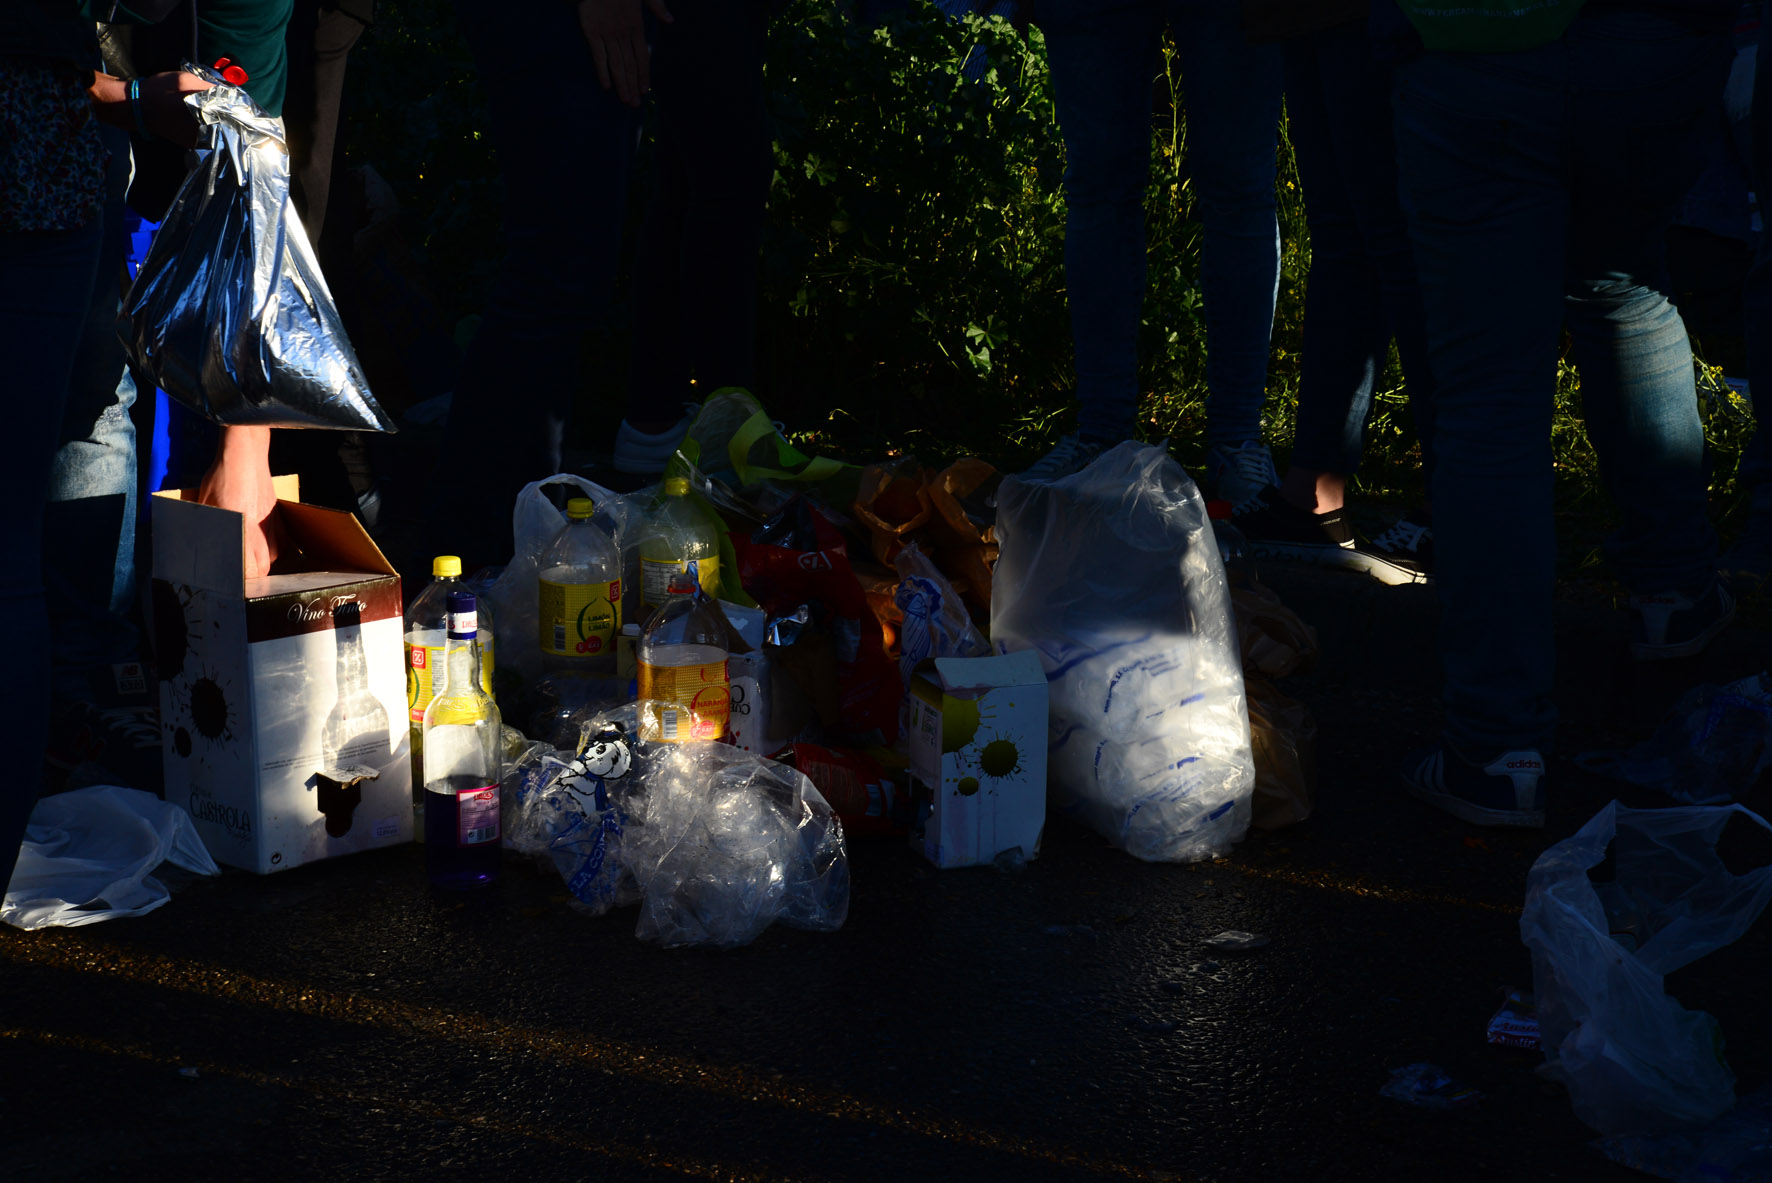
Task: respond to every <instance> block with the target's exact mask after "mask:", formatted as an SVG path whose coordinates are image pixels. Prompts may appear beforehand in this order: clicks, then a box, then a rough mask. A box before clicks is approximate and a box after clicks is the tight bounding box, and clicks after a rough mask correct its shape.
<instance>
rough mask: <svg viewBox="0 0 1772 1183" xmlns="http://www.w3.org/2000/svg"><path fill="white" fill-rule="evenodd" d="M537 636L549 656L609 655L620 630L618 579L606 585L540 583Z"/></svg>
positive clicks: (619, 584)
mask: <svg viewBox="0 0 1772 1183" xmlns="http://www.w3.org/2000/svg"><path fill="white" fill-rule="evenodd" d="M540 584H541V595H540V604H539V608H540V613H539V616H540V633H539V635H538V636H537V638H536V640H537V642H538V644H539V645H540V646H541V651H542V653H543V654H545V655H547V656H550V657H596V656H598V655H599V654H603V653H607V652H610V650H611V647H612V646H613V645H614V644H615V634H616V633H617V632H618V631H619V630H620V629H621V580H619V579H611V580H610V581H609V582H607V583H553V582H550V581H549V580H546V579H543V580H541V581H540Z"/></svg>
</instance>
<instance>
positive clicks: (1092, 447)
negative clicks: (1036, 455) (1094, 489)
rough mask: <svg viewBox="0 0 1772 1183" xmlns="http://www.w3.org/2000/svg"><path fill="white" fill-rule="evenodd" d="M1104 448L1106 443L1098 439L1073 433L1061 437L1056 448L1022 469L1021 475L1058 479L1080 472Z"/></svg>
mask: <svg viewBox="0 0 1772 1183" xmlns="http://www.w3.org/2000/svg"><path fill="white" fill-rule="evenodd" d="M1106 450H1107V445H1106V444H1104V443H1102V442H1101V441H1100V440H1086V439H1084V438H1083V437H1082V436H1080V435H1076V434H1074V433H1073V434H1071V435H1067V436H1064V437H1063V438H1061V439H1060V440H1059V441H1058V446H1057V447H1056V448H1053V449H1052V450H1051V451H1050V452H1048V453H1046V455H1044V456H1042V457H1041V458H1040V459H1038V460H1036V461H1034V463H1033V464H1032V465H1030V466H1029V467H1028V468H1026V469H1023V470H1022V473H1021V476H1022V479H1023V480H1030V481H1056V480H1060V479H1061V478H1063V477H1067V476H1070V475H1071V474H1072V473H1074V472H1082V471H1083V470H1084V469H1085V468H1088V467H1089V465H1090V464H1091V463H1092V462H1093V461H1094V460H1095V458H1096V457H1097V456H1099V455H1101V454H1102V453H1103V452H1104V451H1106Z"/></svg>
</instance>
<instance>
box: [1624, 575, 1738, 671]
mask: <svg viewBox="0 0 1772 1183" xmlns="http://www.w3.org/2000/svg"><path fill="white" fill-rule="evenodd" d="M1630 610H1631V640H1630V655H1631V656H1632V657H1633V658H1635V659H1636V660H1638V661H1661V660H1664V659H1666V658H1670V657H1693V656H1695V655H1697V654H1699V653H1702V652H1704V649H1705V646H1707V645H1709V644H1710V643H1711V642H1712V641H1713V640H1715V639H1716V637H1717V634H1719V633H1721V632H1722V631H1723V630H1724V629H1726V628H1728V627H1729V623H1730V622H1731V621H1732V620H1734V619H1735V597H1733V596H1731V595H1730V594H1729V591H1728V589H1727V588H1725V587H1724V586H1723V584H1722V581H1720V580H1715V579H1713V580H1711V582H1710V586H1708V587H1706V588H1705V589H1704V590H1703V591H1701V592H1699V593H1697V594H1696V595H1694V596H1687V595H1685V594H1684V593H1682V592H1662V593H1660V594H1659V595H1652V596H1632V597H1631V598H1630Z"/></svg>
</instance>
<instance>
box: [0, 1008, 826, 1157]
mask: <svg viewBox="0 0 1772 1183" xmlns="http://www.w3.org/2000/svg"><path fill="white" fill-rule="evenodd" d="M0 1039H11V1040H16V1041H17V1042H20V1043H35V1044H38V1045H39V1046H42V1047H52V1048H71V1049H74V1050H76V1051H82V1052H88V1053H91V1054H94V1055H103V1056H117V1057H123V1058H127V1059H133V1060H142V1061H145V1062H147V1063H150V1064H164V1065H167V1066H169V1067H172V1066H177V1067H180V1068H195V1069H197V1072H198V1074H199V1076H223V1077H229V1078H232V1079H234V1080H240V1081H244V1082H246V1083H248V1084H253V1085H259V1086H266V1087H274V1088H286V1089H290V1090H293V1091H296V1092H304V1093H309V1094H312V1095H314V1096H317V1097H318V1096H324V1097H325V1098H326V1099H327V1100H329V1101H330V1100H339V1101H344V1102H347V1103H348V1104H349V1105H350V1106H352V1107H353V1108H356V1109H359V1110H361V1109H368V1108H380V1109H397V1110H399V1111H400V1112H402V1113H405V1114H408V1115H410V1116H413V1117H422V1118H425V1119H427V1120H430V1121H448V1122H453V1123H455V1124H457V1125H464V1126H473V1127H474V1128H475V1129H479V1130H486V1131H489V1132H491V1133H496V1134H505V1135H508V1136H511V1137H516V1138H522V1139H525V1140H527V1141H531V1142H546V1143H549V1144H551V1145H554V1146H559V1147H563V1148H565V1149H567V1150H573V1151H577V1152H579V1153H583V1154H591V1155H596V1156H598V1157H600V1158H609V1159H614V1160H616V1161H618V1162H623V1163H632V1164H637V1165H639V1166H646V1167H652V1168H655V1169H657V1170H665V1171H672V1172H674V1173H676V1174H679V1175H686V1176H689V1177H690V1178H695V1179H716V1180H721V1181H730V1183H778V1181H780V1180H784V1179H790V1178H791V1176H787V1175H781V1174H770V1173H767V1172H763V1171H756V1170H749V1169H744V1168H738V1167H730V1166H723V1165H721V1164H719V1163H713V1162H700V1161H696V1160H694V1159H691V1158H687V1157H685V1156H683V1155H681V1154H667V1153H664V1152H662V1151H658V1150H648V1149H647V1148H645V1147H643V1146H629V1145H625V1144H623V1143H619V1142H610V1141H606V1140H599V1141H596V1142H589V1141H582V1140H580V1139H576V1138H571V1137H567V1136H565V1135H563V1134H560V1133H557V1132H555V1131H554V1130H544V1129H538V1128H536V1127H534V1126H530V1125H525V1124H522V1123H519V1122H511V1121H501V1120H500V1119H498V1118H496V1117H489V1116H487V1115H486V1114H484V1113H462V1112H459V1111H457V1110H453V1109H448V1108H445V1107H443V1106H440V1105H427V1104H425V1103H424V1102H421V1101H408V1100H406V1099H404V1098H400V1097H386V1096H382V1095H380V1094H377V1093H365V1092H361V1091H357V1090H353V1089H341V1088H337V1087H335V1086H334V1085H333V1084H332V1083H330V1082H327V1083H326V1084H324V1085H320V1084H316V1083H314V1082H311V1081H307V1080H303V1079H301V1078H299V1077H294V1076H282V1075H279V1074H277V1073H273V1072H260V1071H257V1070H255V1069H245V1068H235V1067H231V1066H229V1065H225V1064H216V1063H212V1062H205V1061H201V1060H198V1061H192V1060H187V1059H184V1058H182V1057H181V1058H169V1057H167V1056H164V1055H161V1054H159V1053H157V1052H154V1051H152V1050H150V1049H148V1048H146V1047H143V1046H141V1045H140V1044H133V1043H109V1042H106V1041H104V1040H99V1039H90V1038H87V1037H86V1036H81V1035H62V1034H59V1033H57V1032H53V1031H26V1030H22V1029H17V1028H13V1029H0Z"/></svg>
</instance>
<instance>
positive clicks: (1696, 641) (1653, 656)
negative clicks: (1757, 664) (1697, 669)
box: [1630, 602, 1735, 661]
mask: <svg viewBox="0 0 1772 1183" xmlns="http://www.w3.org/2000/svg"><path fill="white" fill-rule="evenodd" d="M1734 623H1735V605H1734V603H1733V602H1732V603H1730V605H1729V610H1728V611H1727V612H1725V613H1723V614H1722V615H1721V616H1719V617H1717V619H1716V620H1715V621H1714V622H1713V623H1712V624H1711V626H1710V627H1709V628H1707V629H1705V630H1704V631H1703V632H1701V633H1699V634H1698V635H1697V636H1696V637H1693V638H1692V639H1691V640H1687V641H1681V642H1680V643H1679V644H1678V645H1651V644H1650V643H1649V642H1647V641H1632V642H1631V643H1630V655H1631V660H1633V661H1668V660H1671V659H1673V658H1677V657H1697V656H1698V655H1699V654H1700V653H1703V652H1704V651H1705V649H1706V648H1708V647H1709V646H1710V643H1711V642H1712V641H1714V640H1716V639H1717V637H1719V636H1720V635H1722V632H1723V630H1724V629H1726V628H1728V627H1729V626H1730V625H1731V624H1734Z"/></svg>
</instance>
